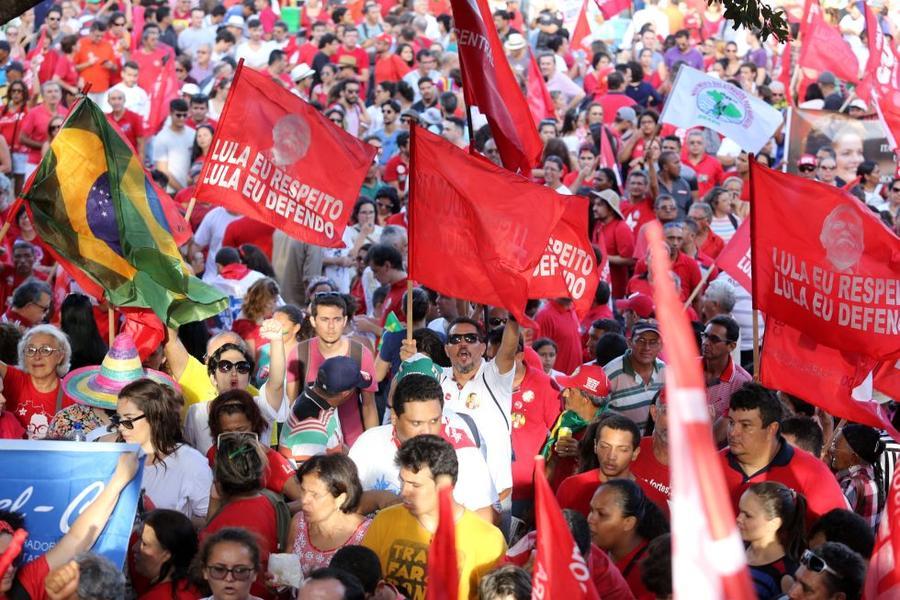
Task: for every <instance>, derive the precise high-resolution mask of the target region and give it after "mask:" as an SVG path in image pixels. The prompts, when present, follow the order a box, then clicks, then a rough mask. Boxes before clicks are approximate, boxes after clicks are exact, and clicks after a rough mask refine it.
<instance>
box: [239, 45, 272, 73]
mask: <svg viewBox="0 0 900 600" xmlns="http://www.w3.org/2000/svg"><path fill="white" fill-rule="evenodd" d="M272 50H275V46H273V45H272V44H270V43H269V42H263V43H262V45H261V46H260V47H259V49H258V50H254V49H253V48H251V47H250V42H249V41H248V42H244V43H243V44H241V45H239V46H238V47H237V50H235V51H234V60H235V61H237V62H241V59H242V58H243V59H244V62H245V63H246V64H247V66H248V67H253V68H254V69H261V68H263V67H265V66H266V65H268V64H269V55H270V54H271V53H272Z"/></svg>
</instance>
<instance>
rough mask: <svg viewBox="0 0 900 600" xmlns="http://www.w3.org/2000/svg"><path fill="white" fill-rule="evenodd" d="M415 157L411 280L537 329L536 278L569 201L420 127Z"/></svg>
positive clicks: (412, 152)
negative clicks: (532, 307)
mask: <svg viewBox="0 0 900 600" xmlns="http://www.w3.org/2000/svg"><path fill="white" fill-rule="evenodd" d="M410 155H411V156H410V166H411V169H410V175H411V177H410V209H409V224H410V240H409V278H410V279H413V280H415V281H417V282H419V283H421V284H424V285H425V286H427V287H429V288H431V289H434V290H437V291H439V292H441V293H442V294H445V295H447V296H452V297H454V298H464V299H466V300H471V301H474V302H478V303H481V304H489V305H492V306H503V307H506V308H508V309H509V310H510V312H511V313H513V314H514V315H515V317H516V318H517V319H519V321H520V323H522V324H524V325H528V324H529V323H531V320H530V319H528V318H527V317H526V316H525V312H524V310H525V303H526V301H527V300H528V285H529V282H530V280H531V272H532V270H533V269H534V267H535V265H536V264H537V262H538V260H539V259H540V258H541V254H542V253H543V252H544V250H545V248H546V247H547V239H548V238H549V237H550V233H551V232H552V231H553V230H554V228H555V227H556V225H557V223H558V222H559V220H560V218H561V217H562V215H563V212H564V210H565V202H566V200H565V198H564V197H563V196H560V195H559V194H557V193H556V192H554V191H553V190H551V189H550V188H547V187H544V186H542V185H537V184H535V183H532V182H530V181H528V180H527V179H525V178H524V177H520V176H518V175H515V174H513V173H510V172H509V171H507V170H505V169H502V168H500V167H498V166H497V165H494V164H493V163H490V162H488V161H486V160H480V159H477V158H473V157H471V156H469V155H468V154H466V153H465V152H464V151H462V150H460V149H459V148H457V147H455V146H454V145H453V144H450V143H449V142H447V141H446V140H444V139H442V138H441V137H439V136H436V135H434V134H432V133H429V132H428V131H426V130H424V129H422V128H420V127H415V128H413V131H412V137H411V139H410ZM486 198H489V199H490V202H485V199H486Z"/></svg>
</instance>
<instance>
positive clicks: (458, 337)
mask: <svg viewBox="0 0 900 600" xmlns="http://www.w3.org/2000/svg"><path fill="white" fill-rule="evenodd" d="M480 341H481V337H479V335H478V334H477V333H454V334H452V335H448V336H447V343H448V344H450V345H451V346H456V345H457V344H460V343H462V342H465V343H467V344H477V343H478V342H480Z"/></svg>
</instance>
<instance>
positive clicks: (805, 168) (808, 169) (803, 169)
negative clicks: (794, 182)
mask: <svg viewBox="0 0 900 600" xmlns="http://www.w3.org/2000/svg"><path fill="white" fill-rule="evenodd" d="M815 170H816V168H815V167H814V166H812V165H803V166H802V167H800V172H801V173H812V172H813V171H815Z"/></svg>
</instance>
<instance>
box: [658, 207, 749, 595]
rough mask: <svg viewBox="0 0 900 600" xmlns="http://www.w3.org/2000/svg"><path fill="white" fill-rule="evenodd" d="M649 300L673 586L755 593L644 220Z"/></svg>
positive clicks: (685, 343) (689, 340)
mask: <svg viewBox="0 0 900 600" xmlns="http://www.w3.org/2000/svg"><path fill="white" fill-rule="evenodd" d="M647 227H648V230H647V237H648V239H649V242H650V255H651V258H650V269H651V271H652V275H653V300H654V302H655V303H656V314H657V317H658V318H659V324H660V328H661V331H662V338H663V345H664V346H665V348H666V356H667V357H669V364H668V367H667V368H666V397H667V398H668V403H667V404H668V419H669V470H670V473H671V477H670V480H671V485H672V494H671V501H670V504H671V507H672V544H673V546H672V575H673V578H674V579H673V582H672V583H673V589H676V590H678V595H679V597H682V598H707V599H709V600H714V599H722V600H724V599H726V598H727V599H728V600H753V599H754V598H756V592H755V591H754V589H753V584H752V582H751V580H750V574H749V571H748V570H747V560H746V557H745V554H744V545H743V543H742V542H741V538H740V536H739V535H738V530H737V526H736V525H735V516H734V510H733V509H732V507H731V498H730V497H729V495H728V490H727V488H726V487H725V475H724V473H722V468H721V466H717V465H720V464H721V461H720V460H719V455H718V452H717V450H716V445H715V442H714V441H713V437H712V425H711V423H710V420H709V409H708V407H707V404H706V385H705V383H704V380H703V372H702V370H701V367H700V361H699V360H697V359H696V357H697V356H698V355H699V354H700V352H699V351H698V349H697V344H696V342H695V341H694V332H693V330H692V329H691V326H690V324H689V322H688V318H687V316H686V315H685V313H684V309H683V307H682V303H681V300H680V298H679V296H678V293H677V292H676V291H675V286H674V284H673V283H672V279H671V278H670V277H669V271H670V270H671V268H672V265H671V263H670V261H669V254H668V252H667V250H666V248H665V245H664V244H665V242H664V241H663V237H662V227H660V225H659V223H657V222H655V221H654V222H652V223H650V224H649V225H648V226H647Z"/></svg>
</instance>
